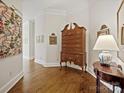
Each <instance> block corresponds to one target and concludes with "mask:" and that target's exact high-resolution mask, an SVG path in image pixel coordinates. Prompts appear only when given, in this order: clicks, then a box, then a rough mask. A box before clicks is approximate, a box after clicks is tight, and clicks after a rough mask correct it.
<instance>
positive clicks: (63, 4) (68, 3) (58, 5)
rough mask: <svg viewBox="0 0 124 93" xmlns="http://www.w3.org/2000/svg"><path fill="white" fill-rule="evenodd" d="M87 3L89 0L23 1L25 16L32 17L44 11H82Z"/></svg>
mask: <svg viewBox="0 0 124 93" xmlns="http://www.w3.org/2000/svg"><path fill="white" fill-rule="evenodd" d="M87 3H88V0H23V14H24V15H31V14H32V13H36V12H38V11H42V10H44V9H58V10H72V9H73V10H74V9H81V8H82V7H84V6H87Z"/></svg>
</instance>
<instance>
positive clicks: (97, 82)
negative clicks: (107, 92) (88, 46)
mask: <svg viewBox="0 0 124 93" xmlns="http://www.w3.org/2000/svg"><path fill="white" fill-rule="evenodd" d="M96 93H100V78H99V73H98V71H97V79H96Z"/></svg>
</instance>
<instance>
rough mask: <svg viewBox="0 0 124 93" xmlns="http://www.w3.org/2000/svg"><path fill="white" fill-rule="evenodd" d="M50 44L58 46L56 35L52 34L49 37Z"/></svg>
mask: <svg viewBox="0 0 124 93" xmlns="http://www.w3.org/2000/svg"><path fill="white" fill-rule="evenodd" d="M49 44H50V45H56V44H57V36H56V35H55V33H52V34H51V35H50V36H49Z"/></svg>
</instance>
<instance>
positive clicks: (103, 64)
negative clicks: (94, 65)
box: [100, 63, 110, 67]
mask: <svg viewBox="0 0 124 93" xmlns="http://www.w3.org/2000/svg"><path fill="white" fill-rule="evenodd" d="M100 65H101V66H105V67H110V64H106V63H100Z"/></svg>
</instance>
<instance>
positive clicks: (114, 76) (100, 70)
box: [93, 61, 124, 93]
mask: <svg viewBox="0 0 124 93" xmlns="http://www.w3.org/2000/svg"><path fill="white" fill-rule="evenodd" d="M93 67H94V72H95V74H96V77H97V78H96V93H100V80H102V81H104V82H106V83H109V84H111V85H113V93H114V92H115V86H118V87H120V88H121V93H124V73H123V72H122V70H121V66H120V65H119V66H118V65H112V66H110V67H106V66H101V65H100V63H99V61H97V62H95V63H94V64H93Z"/></svg>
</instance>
